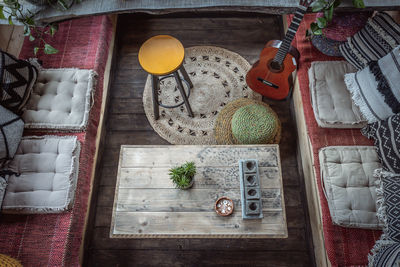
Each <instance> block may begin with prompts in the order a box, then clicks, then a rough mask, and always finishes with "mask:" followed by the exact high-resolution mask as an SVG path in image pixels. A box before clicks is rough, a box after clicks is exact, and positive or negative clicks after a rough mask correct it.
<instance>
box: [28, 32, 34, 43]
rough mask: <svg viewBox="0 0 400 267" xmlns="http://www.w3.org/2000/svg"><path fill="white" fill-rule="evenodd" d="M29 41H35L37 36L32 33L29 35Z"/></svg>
mask: <svg viewBox="0 0 400 267" xmlns="http://www.w3.org/2000/svg"><path fill="white" fill-rule="evenodd" d="M29 41H31V42H33V41H35V37H33V35H32V34H31V35H29Z"/></svg>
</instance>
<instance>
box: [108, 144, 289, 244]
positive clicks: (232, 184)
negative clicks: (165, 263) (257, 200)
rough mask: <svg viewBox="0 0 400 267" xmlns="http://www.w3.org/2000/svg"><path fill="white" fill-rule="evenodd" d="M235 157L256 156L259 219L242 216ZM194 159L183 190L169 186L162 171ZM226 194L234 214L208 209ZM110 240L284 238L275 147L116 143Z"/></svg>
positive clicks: (283, 214) (281, 197)
mask: <svg viewBox="0 0 400 267" xmlns="http://www.w3.org/2000/svg"><path fill="white" fill-rule="evenodd" d="M239 159H258V161H259V170H260V184H261V191H262V204H263V214H264V218H263V219H258V220H243V219H242V214H241V204H240V181H239V165H238V161H239ZM186 161H194V162H195V164H196V166H197V174H196V175H195V177H194V179H195V182H194V186H193V187H192V188H191V189H189V190H179V189H176V188H175V187H174V185H173V184H172V182H171V181H170V179H169V176H168V170H169V169H170V168H171V167H175V166H178V165H181V164H183V163H184V162H186ZM221 196H227V197H229V198H231V199H232V200H233V201H234V212H233V214H232V215H230V216H227V217H222V216H219V215H217V214H216V213H215V211H214V204H215V201H216V200H217V199H218V198H219V197H221ZM110 237H111V238H286V237H287V225H286V215H285V205H284V198H283V191H282V175H281V163H280V158H279V146H278V145H257V146H255V145H254V146H253V145H245V146H180V145H178V146H127V145H126V146H121V152H120V159H119V167H118V177H117V185H116V191H115V198H114V208H113V213H112V222H111V231H110Z"/></svg>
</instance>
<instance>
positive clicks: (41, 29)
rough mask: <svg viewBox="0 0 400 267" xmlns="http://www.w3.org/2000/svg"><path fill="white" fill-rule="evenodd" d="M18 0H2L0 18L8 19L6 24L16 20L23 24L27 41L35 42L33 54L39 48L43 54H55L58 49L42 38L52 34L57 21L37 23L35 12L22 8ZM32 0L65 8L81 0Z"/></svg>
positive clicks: (55, 30)
mask: <svg viewBox="0 0 400 267" xmlns="http://www.w3.org/2000/svg"><path fill="white" fill-rule="evenodd" d="M19 1H20V0H3V3H0V19H4V20H7V21H8V24H10V25H13V24H14V22H18V23H19V24H22V25H23V26H24V35H25V36H28V37H29V41H31V42H36V44H37V45H36V46H35V47H34V50H33V51H34V53H35V55H36V54H37V52H38V51H39V50H41V49H42V50H43V51H44V53H45V54H56V53H57V52H58V50H57V49H56V48H54V47H53V46H51V45H50V44H49V43H47V42H46V41H45V40H44V36H45V35H49V36H53V35H54V34H55V33H56V32H57V30H58V25H57V23H50V24H47V25H38V24H37V23H36V21H35V14H34V13H33V12H31V11H30V10H28V9H24V7H23V5H22V4H21V3H20V2H19ZM32 1H33V2H38V3H39V2H41V3H45V4H50V5H52V7H54V8H59V9H61V10H66V9H68V8H70V7H71V6H72V5H73V4H75V3H79V2H81V0H69V1H65V0H43V1H42V0H37V1H35V0H32Z"/></svg>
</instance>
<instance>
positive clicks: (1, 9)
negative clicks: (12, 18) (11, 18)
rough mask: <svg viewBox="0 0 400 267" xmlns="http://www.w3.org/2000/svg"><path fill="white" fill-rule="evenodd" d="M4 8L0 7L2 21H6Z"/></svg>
mask: <svg viewBox="0 0 400 267" xmlns="http://www.w3.org/2000/svg"><path fill="white" fill-rule="evenodd" d="M3 8H4V7H3V6H0V19H6V17H5V16H4V12H3Z"/></svg>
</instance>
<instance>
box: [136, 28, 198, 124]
mask: <svg viewBox="0 0 400 267" xmlns="http://www.w3.org/2000/svg"><path fill="white" fill-rule="evenodd" d="M184 57H185V49H184V48H183V45H182V43H181V42H180V41H179V40H177V39H175V38H174V37H172V36H169V35H157V36H154V37H151V38H150V39H148V40H147V41H146V42H144V43H143V45H142V46H141V47H140V49H139V63H140V65H141V66H142V68H143V69H144V70H145V71H146V72H147V73H149V74H150V75H151V78H152V90H153V109H154V118H155V119H156V120H158V119H159V117H160V115H159V107H158V106H162V107H165V108H176V107H179V106H181V105H183V104H185V106H186V109H187V111H188V113H189V116H190V117H194V116H193V112H192V108H191V107H190V104H189V100H188V97H189V95H190V88H193V84H192V82H191V81H190V78H189V75H188V74H187V72H186V70H185V68H184V67H183V64H182V63H183V59H184ZM178 71H180V72H181V74H182V76H183V79H182V78H181V77H180V75H179V73H178ZM160 76H164V77H162V78H159V77H160ZM168 77H175V81H176V84H177V87H178V89H179V91H180V93H181V95H182V98H183V101H182V102H181V103H178V104H176V105H173V106H167V105H164V104H161V103H160V102H159V101H158V90H159V89H160V81H161V80H163V79H165V78H168ZM182 81H184V82H186V83H187V84H188V86H189V91H188V95H186V93H185V89H184V88H183V84H182Z"/></svg>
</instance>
